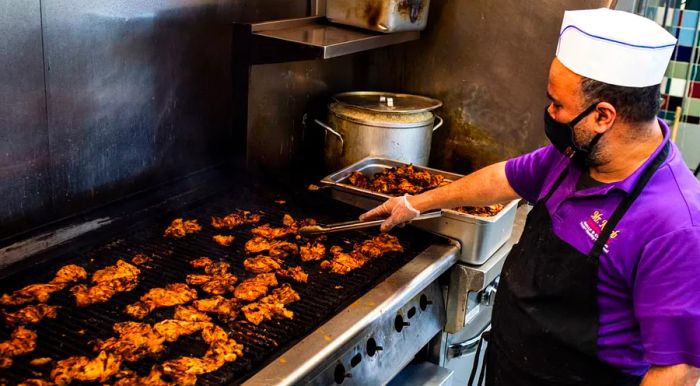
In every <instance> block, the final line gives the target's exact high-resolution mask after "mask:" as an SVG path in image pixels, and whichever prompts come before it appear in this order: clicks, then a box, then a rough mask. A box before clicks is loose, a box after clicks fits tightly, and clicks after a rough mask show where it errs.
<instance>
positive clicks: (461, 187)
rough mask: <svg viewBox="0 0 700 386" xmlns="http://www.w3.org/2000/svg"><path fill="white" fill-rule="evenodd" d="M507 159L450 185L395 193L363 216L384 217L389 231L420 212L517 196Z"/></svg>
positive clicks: (384, 226) (491, 202)
mask: <svg viewBox="0 0 700 386" xmlns="http://www.w3.org/2000/svg"><path fill="white" fill-rule="evenodd" d="M505 165H506V163H505V162H500V163H497V164H493V165H491V166H487V167H485V168H483V169H481V170H478V171H476V172H474V173H472V174H470V175H468V176H464V177H462V178H460V179H459V180H457V181H454V182H452V183H451V184H449V185H445V186H443V187H441V188H437V189H434V190H430V191H427V192H425V193H423V194H419V195H417V196H412V197H408V196H403V197H392V198H390V199H389V200H387V201H386V202H384V203H383V204H382V205H380V206H378V207H376V208H374V209H372V210H370V211H369V212H367V213H364V214H363V215H362V216H360V220H363V221H367V220H372V219H375V218H385V217H386V220H385V221H384V223H382V226H381V229H382V231H383V232H386V231H388V230H390V229H391V228H393V227H394V226H396V225H400V224H403V223H405V222H408V221H411V220H412V219H413V218H415V217H416V216H417V215H418V213H419V212H425V211H427V210H430V209H438V208H456V207H458V206H485V205H491V204H497V203H501V202H507V201H510V200H514V199H516V198H518V194H517V193H515V190H513V188H512V187H511V186H510V184H509V183H508V178H507V177H506V172H505Z"/></svg>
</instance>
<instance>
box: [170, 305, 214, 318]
mask: <svg viewBox="0 0 700 386" xmlns="http://www.w3.org/2000/svg"><path fill="white" fill-rule="evenodd" d="M197 301H199V300H195V302H197ZM173 317H174V318H175V319H177V320H187V321H189V322H211V318H210V317H209V315H207V314H205V313H204V312H200V311H199V310H197V309H196V308H195V307H192V306H177V307H176V308H175V315H174V316H173Z"/></svg>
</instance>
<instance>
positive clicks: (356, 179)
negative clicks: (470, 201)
mask: <svg viewBox="0 0 700 386" xmlns="http://www.w3.org/2000/svg"><path fill="white" fill-rule="evenodd" d="M461 177H462V175H460V174H456V173H450V172H446V171H442V170H438V169H432V168H428V167H424V166H415V165H411V164H407V163H403V162H400V161H395V160H391V159H387V158H379V157H369V158H365V159H363V160H361V161H359V162H357V163H354V164H352V165H350V166H348V167H346V168H344V169H342V170H340V171H337V172H335V173H333V174H331V175H329V176H327V177H325V178H324V179H323V180H321V183H322V184H324V185H327V186H330V187H331V188H332V196H333V198H335V199H336V200H338V201H342V202H345V203H348V204H350V205H353V206H356V207H359V208H363V209H371V208H374V207H375V206H377V205H379V204H381V203H382V202H384V201H385V200H387V199H389V198H390V197H392V196H401V195H403V194H405V193H408V194H419V193H422V192H424V191H427V190H430V189H434V188H437V187H440V186H443V185H446V184H449V183H451V182H452V181H455V180H457V179H459V178H461ZM516 209H517V200H515V201H511V202H509V203H507V204H505V205H501V204H498V205H492V206H489V207H482V208H476V207H461V208H453V209H443V210H442V216H441V217H439V218H435V219H430V220H423V221H420V222H416V223H415V224H412V225H413V226H415V227H417V228H420V229H423V230H426V231H429V232H432V233H435V234H438V235H441V236H445V237H449V238H451V239H454V240H456V241H458V242H459V243H460V244H461V247H462V254H461V257H460V260H461V261H463V262H465V263H470V264H477V265H478V264H482V263H484V261H486V259H488V258H489V256H491V255H492V254H493V253H494V252H496V250H497V249H498V248H500V247H501V246H502V245H503V244H504V243H505V242H506V240H508V238H510V235H511V233H512V231H513V222H514V220H515V212H516Z"/></svg>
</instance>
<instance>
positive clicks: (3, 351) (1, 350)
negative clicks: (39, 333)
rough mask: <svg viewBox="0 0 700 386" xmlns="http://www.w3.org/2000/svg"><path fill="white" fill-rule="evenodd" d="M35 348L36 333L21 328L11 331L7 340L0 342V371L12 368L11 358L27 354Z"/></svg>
mask: <svg viewBox="0 0 700 386" xmlns="http://www.w3.org/2000/svg"><path fill="white" fill-rule="evenodd" d="M35 348H36V333H35V332H34V331H32V330H28V329H26V328H24V327H22V326H20V327H17V328H15V329H14V331H12V335H11V336H10V339H9V340H6V341H4V342H0V369H5V368H8V367H10V366H12V358H13V357H16V356H20V355H25V354H29V353H30V352H32V351H34V349H35Z"/></svg>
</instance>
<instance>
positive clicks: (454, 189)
mask: <svg viewBox="0 0 700 386" xmlns="http://www.w3.org/2000/svg"><path fill="white" fill-rule="evenodd" d="M518 197H519V196H518V194H517V193H516V192H515V190H513V188H512V187H511V186H510V184H509V183H508V179H507V178H506V163H505V162H499V163H496V164H493V165H490V166H487V167H485V168H483V169H480V170H477V171H476V172H474V173H472V174H469V175H467V176H464V177H462V178H460V179H459V180H457V181H454V182H452V183H451V184H449V185H445V186H443V187H441V188H437V189H433V190H429V191H427V192H425V193H423V194H419V195H417V196H413V197H410V198H409V199H408V201H409V202H410V203H411V205H413V207H414V208H416V209H417V210H419V211H420V212H425V211H427V210H430V209H438V208H456V207H459V206H486V205H493V204H498V203H505V202H508V201H511V200H514V199H516V198H518Z"/></svg>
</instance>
